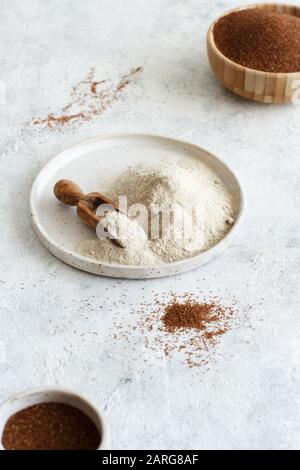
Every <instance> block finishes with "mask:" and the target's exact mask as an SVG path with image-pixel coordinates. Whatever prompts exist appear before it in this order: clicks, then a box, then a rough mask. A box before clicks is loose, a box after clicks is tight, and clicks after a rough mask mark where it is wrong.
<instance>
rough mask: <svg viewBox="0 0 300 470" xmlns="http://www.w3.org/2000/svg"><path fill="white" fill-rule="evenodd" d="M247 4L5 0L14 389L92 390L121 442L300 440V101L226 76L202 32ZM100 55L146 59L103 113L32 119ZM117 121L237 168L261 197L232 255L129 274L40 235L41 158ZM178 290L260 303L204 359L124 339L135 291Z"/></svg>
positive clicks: (2, 260)
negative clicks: (287, 102) (162, 275)
mask: <svg viewBox="0 0 300 470" xmlns="http://www.w3.org/2000/svg"><path fill="white" fill-rule="evenodd" d="M295 3H296V2H295ZM297 3H299V2H297ZM239 4H240V2H238V1H211V0H209V1H208V0H202V1H201V2H199V1H198V0H185V1H184V0H152V1H151V2H148V1H141V0H132V1H130V2H124V1H121V0H106V1H105V0H86V1H84V2H81V1H77V0H76V1H74V0H52V1H51V2H47V1H41V0H27V1H26V2H25V1H23V0H2V2H1V20H0V22H1V37H2V39H1V44H0V49H1V58H2V67H1V76H0V79H1V80H2V82H3V83H5V85H6V91H7V92H6V104H2V105H1V107H0V133H1V139H0V146H1V159H0V164H1V170H0V183H1V184H0V195H1V205H2V209H1V211H0V230H1V245H0V266H1V272H0V289H1V301H0V318H1V319H0V321H1V328H0V352H1V361H0V374H1V383H0V399H5V398H6V397H8V396H9V395H11V394H13V393H15V392H18V391H20V390H22V389H25V388H29V387H34V386H40V385H45V384H47V385H55V384H59V385H62V386H66V387H70V388H73V389H75V390H78V391H80V392H81V393H82V394H84V395H85V396H87V397H88V398H90V399H91V400H92V401H93V402H95V404H97V405H99V406H100V407H102V409H103V410H104V411H105V412H106V415H107V418H108V420H109V424H110V428H111V434H112V447H113V448H123V449H129V448H144V449H146V448H147V449H148V448H166V449H175V448H189V449H192V448H205V449H214V448H217V449H255V448H257V449H295V448H299V445H300V424H299V423H300V406H299V405H300V403H299V388H300V369H299V366H300V354H299V331H300V317H299V307H300V294H299V287H298V285H299V274H300V244H299V242H300V240H299V230H300V196H299V194H300V186H299V172H300V159H299V131H300V119H299V113H300V108H299V107H298V106H293V105H291V106H286V107H276V106H274V107H270V106H267V105H259V104H254V103H251V102H247V101H243V100H242V99H239V98H238V97H235V96H234V95H232V94H230V93H228V92H226V91H225V90H223V89H222V88H221V87H220V86H219V84H218V83H217V82H216V81H215V80H214V77H213V76H212V73H211V71H210V69H209V66H208V63H207V59H206V47H205V34H206V30H207V28H208V26H209V24H210V22H211V21H212V20H213V19H214V18H215V17H216V16H217V15H219V14H221V13H222V12H223V11H224V10H226V9H229V8H231V7H234V6H237V5H239ZM93 66H94V67H96V71H97V77H98V78H99V79H102V78H111V79H113V80H117V79H118V77H120V76H121V75H122V74H124V73H126V72H127V71H128V70H129V69H131V68H134V67H138V66H142V67H143V68H144V71H143V73H142V75H141V77H140V78H139V79H138V80H137V81H136V82H134V83H131V84H130V86H128V87H127V88H126V90H124V92H123V93H122V95H121V96H120V99H119V100H117V101H116V102H114V103H113V104H112V105H111V106H109V107H108V109H106V111H105V112H104V113H103V114H102V115H101V116H96V117H95V118H94V119H93V120H92V121H90V122H86V123H83V124H82V125H80V126H76V127H72V126H65V127H63V128H61V129H57V130H55V129H54V130H49V129H44V128H41V127H39V126H31V125H29V124H28V122H30V121H31V120H32V119H33V118H36V117H40V116H43V115H45V114H46V113H49V112H50V113H51V112H53V113H59V112H60V110H61V109H62V107H63V106H64V105H65V103H66V102H67V101H68V99H69V94H70V90H71V88H72V86H73V85H74V84H76V83H77V82H78V81H79V80H81V79H82V78H83V77H84V76H85V75H86V73H87V72H88V71H89V69H90V68H91V67H93ZM117 131H148V132H157V133H162V134H168V135H171V136H174V137H182V138H185V139H187V140H190V141H192V142H195V143H197V144H200V145H201V146H203V147H205V148H207V149H209V150H211V151H212V152H215V153H216V154H218V155H219V156H221V157H222V158H223V159H224V160H225V161H226V162H228V163H229V164H230V165H231V166H232V167H233V169H234V170H235V171H236V172H237V173H238V175H239V176H240V179H241V182H242V183H243V185H244V189H245V191H246V195H247V202H248V207H247V214H246V218H245V222H244V226H243V230H242V233H241V235H240V236H239V237H238V239H236V241H235V242H234V244H233V245H232V246H231V248H229V249H228V250H227V251H226V253H225V254H224V255H223V256H221V257H220V258H218V259H217V260H215V261H213V262H211V263H210V264H209V265H207V266H204V267H202V268H200V269H199V270H197V271H194V272H190V273H188V274H186V275H183V276H180V277H178V278H169V279H164V280H158V281H156V280H153V281H147V282H140V281H139V282H133V281H116V280H110V279H104V278H103V279H102V278H97V277H95V276H93V275H88V274H86V273H83V272H79V271H76V270H74V269H72V268H70V267H68V266H66V265H64V264H63V263H61V262H60V261H58V260H57V259H55V258H54V257H53V256H51V255H50V254H49V253H48V252H47V251H46V250H45V249H44V248H43V247H42V246H41V245H40V244H39V242H38V241H37V238H36V236H35V235H34V233H33V231H32V229H31V227H30V219H29V216H28V210H29V208H28V197H29V191H30V187H31V185H32V182H33V179H34V178H35V176H36V175H37V173H38V171H39V170H40V169H41V168H42V167H43V165H44V164H45V163H46V162H47V161H48V160H49V159H50V158H51V157H52V156H53V155H54V154H55V153H57V152H58V151H59V150H61V149H63V148H64V147H67V146H69V145H71V144H73V143H76V142H79V141H81V140H83V139H86V138H91V137H94V136H97V135H99V134H101V133H108V132H117ZM170 289H171V290H174V291H177V292H183V291H186V290H189V291H190V292H194V293H196V294H199V296H200V297H201V295H202V294H200V292H199V291H200V289H201V290H202V291H203V292H204V293H205V294H208V293H209V292H210V291H211V292H212V293H217V294H218V295H220V296H221V297H222V298H223V299H224V301H228V302H229V301H230V299H231V298H232V297H235V298H236V299H237V302H238V306H239V310H240V311H241V312H243V311H244V310H248V308H249V306H252V309H251V310H249V317H250V318H249V320H247V321H246V319H245V321H244V320H243V318H244V317H243V314H242V313H241V318H240V325H239V328H234V329H233V330H232V331H231V332H228V333H227V334H226V335H224V336H223V337H222V338H221V341H220V344H219V346H218V348H217V351H216V355H215V359H214V361H213V362H211V363H210V364H209V365H208V366H206V367H199V368H193V369H189V368H188V367H186V365H185V364H182V363H181V362H180V361H178V360H177V359H176V358H169V359H168V358H165V359H163V360H162V359H161V357H160V355H159V354H157V355H156V353H155V351H154V352H153V351H152V352H150V351H149V350H148V349H147V348H146V347H145V343H144V341H143V338H142V337H141V338H140V339H139V341H138V345H137V346H136V347H135V349H134V348H133V347H132V344H131V343H130V342H127V343H126V339H122V340H114V339H113V338H114V334H115V323H116V322H118V320H119V319H120V310H122V322H123V323H125V326H126V322H127V318H128V319H129V311H130V310H131V308H132V307H131V306H130V304H133V305H136V306H137V308H138V307H139V305H140V303H141V302H142V301H144V300H145V301H149V302H151V301H152V300H153V296H154V295H155V294H157V293H159V292H161V291H169V290H170ZM120 302H125V303H124V304H122V309H121V307H120V305H121V303H120ZM128 321H129V320H128ZM145 360H146V361H147V362H145ZM149 363H151V367H150V366H149Z"/></svg>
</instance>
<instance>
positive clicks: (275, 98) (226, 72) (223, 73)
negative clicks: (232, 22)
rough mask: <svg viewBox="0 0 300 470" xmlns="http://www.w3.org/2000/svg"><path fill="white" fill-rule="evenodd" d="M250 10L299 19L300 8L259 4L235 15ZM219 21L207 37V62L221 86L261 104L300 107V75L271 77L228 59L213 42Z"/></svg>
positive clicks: (275, 4) (280, 74)
mask: <svg viewBox="0 0 300 470" xmlns="http://www.w3.org/2000/svg"><path fill="white" fill-rule="evenodd" d="M248 8H264V9H266V10H269V11H277V12H280V13H289V14H291V15H294V16H297V17H300V7H296V6H292V5H284V4H278V3H271V4H270V3H268V4H265V3H259V4H255V5H248V6H243V7H241V8H235V9H234V10H231V11H229V12H227V13H225V14H224V15H222V16H221V17H220V18H222V17H223V16H226V15H228V14H230V13H232V12H233V11H240V10H245V9H248ZM220 18H218V19H217V20H216V21H215V22H214V23H213V24H212V25H211V27H210V28H209V30H208V35H207V50H208V58H209V62H210V65H211V68H212V70H213V71H214V73H215V75H216V76H217V78H218V79H219V80H220V81H221V83H222V84H223V85H224V86H225V87H226V88H228V89H229V90H231V91H233V92H234V93H236V94H237V95H240V96H243V97H244V98H248V99H250V100H253V101H259V102H261V103H276V104H284V103H294V104H299V103H300V71H299V72H296V73H272V72H262V71H260V70H254V69H249V68H247V67H244V66H243V65H240V64H237V63H236V62H233V61H232V60H230V59H228V58H227V57H225V56H224V55H223V54H222V52H220V50H219V49H218V48H217V46H216V44H215V41H214V34H213V30H214V26H215V24H216V23H217V22H218V21H219V19H220Z"/></svg>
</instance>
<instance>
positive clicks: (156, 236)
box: [76, 160, 234, 266]
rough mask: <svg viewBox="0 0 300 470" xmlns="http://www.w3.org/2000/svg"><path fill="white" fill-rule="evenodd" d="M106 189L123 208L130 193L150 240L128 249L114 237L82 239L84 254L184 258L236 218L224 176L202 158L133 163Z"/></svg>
mask: <svg viewBox="0 0 300 470" xmlns="http://www.w3.org/2000/svg"><path fill="white" fill-rule="evenodd" d="M101 191H102V192H103V193H105V195H106V196H107V197H108V198H110V199H112V200H114V202H115V203H116V204H117V205H118V206H119V208H121V205H122V204H123V200H124V197H125V196H126V197H127V200H126V205H127V208H126V209H127V210H128V212H127V213H128V216H129V217H130V218H132V219H135V221H137V222H138V223H139V224H140V225H141V226H142V228H143V229H144V231H145V233H146V234H147V235H148V240H147V241H146V243H145V245H143V247H142V249H141V246H140V243H134V241H133V243H132V244H131V246H127V247H126V248H125V249H124V248H120V247H118V246H116V245H114V244H113V243H112V242H111V241H110V240H97V239H92V240H84V241H82V242H80V243H79V244H78V245H77V247H76V250H77V251H78V252H79V253H80V254H81V255H83V256H86V257H90V258H94V259H96V260H98V261H103V262H109V263H117V264H128V265H138V266H150V265H159V264H162V263H170V262H173V261H179V260H182V259H186V258H190V257H193V256H196V255H198V254H200V253H201V252H203V251H205V250H207V249H208V248H211V247H212V246H214V245H215V244H216V243H217V242H218V241H220V240H221V239H222V238H223V237H224V235H226V233H227V232H228V231H229V230H230V228H231V226H232V225H233V224H234V207H233V201H232V197H231V195H230V194H229V192H228V190H227V189H226V188H225V186H224V184H223V183H222V181H221V180H220V178H219V177H218V176H217V175H216V174H215V173H214V172H213V171H212V170H211V169H210V168H208V167H207V166H206V165H204V164H203V163H201V162H198V161H196V160H190V161H189V163H188V164H186V163H181V162H180V163H179V162H168V161H162V162H160V163H159V164H158V165H157V166H155V167H154V166H153V167H151V166H146V165H139V166H136V167H131V168H128V169H127V170H126V171H125V172H124V173H122V174H121V175H119V176H118V177H117V178H116V179H114V180H113V181H110V182H108V183H107V184H106V186H105V185H104V187H103V185H102V186H101ZM121 210H123V206H122V209H121ZM123 211H124V210H123Z"/></svg>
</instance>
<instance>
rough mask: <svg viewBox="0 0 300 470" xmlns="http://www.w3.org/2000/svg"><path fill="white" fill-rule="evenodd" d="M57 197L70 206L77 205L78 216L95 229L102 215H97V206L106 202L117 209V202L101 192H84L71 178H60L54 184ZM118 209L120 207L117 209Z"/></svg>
mask: <svg viewBox="0 0 300 470" xmlns="http://www.w3.org/2000/svg"><path fill="white" fill-rule="evenodd" d="M54 194H55V196H56V198H57V199H58V200H59V201H60V202H62V203H63V204H67V205H68V206H77V215H78V217H79V218H80V219H81V220H82V221H83V222H84V223H85V224H86V225H89V227H91V228H92V229H93V230H96V227H97V225H98V222H100V220H101V217H98V216H97V215H96V210H97V207H99V206H100V205H101V204H106V205H109V206H111V207H112V208H114V209H117V208H116V206H115V204H114V203H113V202H112V201H110V200H109V199H107V198H106V197H105V196H103V195H102V194H100V193H89V194H86V195H85V194H84V193H83V192H82V191H81V189H80V188H79V186H77V184H75V183H73V181H70V180H60V181H58V182H57V183H56V184H55V186H54ZM117 210H118V209H117Z"/></svg>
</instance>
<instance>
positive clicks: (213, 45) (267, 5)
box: [207, 2, 300, 78]
mask: <svg viewBox="0 0 300 470" xmlns="http://www.w3.org/2000/svg"><path fill="white" fill-rule="evenodd" d="M272 6H273V7H287V8H291V9H295V10H298V11H299V19H300V6H297V5H293V4H291V3H276V2H274V3H252V4H250V5H243V6H241V7H237V8H233V9H231V10H229V11H227V12H225V13H223V14H222V15H220V16H219V17H218V18H217V19H216V20H214V21H213V23H212V24H211V25H210V27H209V29H208V33H207V41H208V43H209V46H210V47H211V48H212V49H213V51H214V53H215V54H217V55H218V56H219V57H220V58H221V59H222V60H223V61H225V62H227V63H230V64H231V65H232V66H234V67H235V68H236V69H237V70H240V71H244V70H246V71H248V70H249V71H251V72H255V74H257V75H262V76H266V75H268V76H272V77H280V78H283V77H297V76H300V70H299V72H268V71H264V70H257V69H252V68H250V67H245V66H244V65H242V64H239V63H238V62H234V60H231V59H229V57H226V56H225V55H224V54H223V53H222V52H221V51H220V49H219V48H218V47H217V45H216V43H215V38H214V27H215V25H216V23H217V22H218V21H219V20H220V19H221V18H224V16H227V15H230V14H231V13H234V12H235V11H241V10H249V9H252V8H261V9H268V8H270V7H272ZM270 11H272V10H270ZM292 16H296V15H292Z"/></svg>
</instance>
